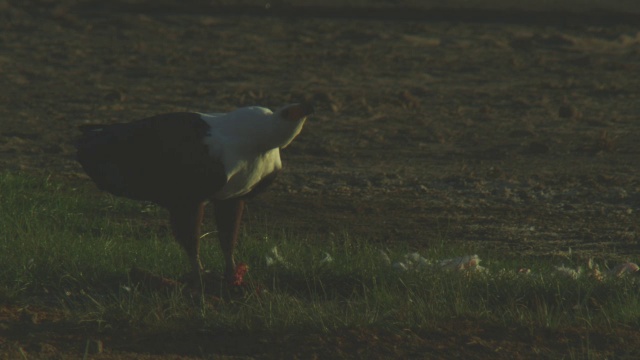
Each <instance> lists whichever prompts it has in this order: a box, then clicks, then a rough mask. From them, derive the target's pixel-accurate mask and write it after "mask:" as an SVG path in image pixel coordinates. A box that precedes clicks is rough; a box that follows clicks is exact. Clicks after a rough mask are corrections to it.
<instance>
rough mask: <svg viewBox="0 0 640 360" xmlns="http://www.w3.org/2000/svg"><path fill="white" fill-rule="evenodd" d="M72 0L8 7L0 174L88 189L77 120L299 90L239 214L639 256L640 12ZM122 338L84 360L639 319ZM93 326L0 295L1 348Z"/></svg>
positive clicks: (277, 349)
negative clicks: (240, 9) (427, 12)
mask: <svg viewBox="0 0 640 360" xmlns="http://www.w3.org/2000/svg"><path fill="white" fill-rule="evenodd" d="M79 3H82V4H80V5H78V4H76V3H75V2H73V1H66V2H62V5H57V4H58V3H57V2H53V1H41V2H34V3H31V2H24V1H23V2H18V1H15V2H14V1H0V46H1V47H0V86H1V87H0V89H1V90H0V104H2V105H1V106H0V167H1V168H3V169H9V170H22V171H26V172H34V173H35V172H42V173H46V174H52V175H53V176H56V177H58V178H61V179H65V180H68V181H70V182H73V183H74V184H78V183H83V184H87V183H88V180H87V178H86V176H85V175H83V174H82V172H81V169H80V168H79V166H78V165H77V164H76V163H75V161H74V152H73V146H72V143H73V139H74V137H75V136H76V135H77V133H76V130H75V128H76V126H77V125H79V124H83V123H94V122H95V123H97V122H116V121H129V120H134V119H138V118H141V117H145V116H150V115H154V114H157V113H161V112H170V111H181V110H194V111H203V112H206V111H226V110H230V109H233V108H235V107H238V106H245V105H253V104H259V105H264V106H268V107H278V106H280V105H283V104H286V103H289V102H295V101H301V100H309V101H313V102H314V103H315V105H316V108H317V113H316V114H315V115H314V116H313V118H312V119H311V120H310V121H309V122H308V124H307V125H306V127H305V129H304V131H303V134H302V135H301V136H300V137H299V138H298V139H296V141H295V142H294V143H293V144H292V146H291V147H290V148H289V149H287V150H285V152H284V155H283V157H284V162H285V168H286V170H285V172H284V174H283V176H282V177H281V178H280V179H279V181H278V182H277V184H276V185H274V186H273V188H272V189H271V190H270V191H269V192H267V193H265V194H263V195H261V196H260V197H259V198H257V199H255V200H254V201H253V202H252V203H251V205H250V209H249V213H248V215H247V220H248V222H249V223H250V222H251V221H252V220H255V219H257V218H262V219H268V221H269V222H270V223H272V224H273V226H274V227H275V228H278V227H287V228H290V229H292V231H294V232H300V233H303V234H305V236H307V237H309V235H308V234H314V235H313V236H310V237H311V238H310V241H314V240H317V241H321V240H322V239H327V238H330V237H332V236H336V234H342V233H345V232H346V233H348V234H349V235H350V236H352V237H356V238H361V239H365V240H368V241H375V242H380V243H381V244H388V243H395V244H399V243H407V244H409V246H410V247H415V248H417V249H427V248H430V247H433V246H441V244H442V243H445V244H450V243H461V244H468V246H469V247H470V248H472V249H479V250H485V251H487V250H489V251H492V252H493V253H495V254H508V255H509V256H554V255H555V254H558V253H559V252H562V251H567V250H569V249H571V250H572V251H573V252H574V254H578V255H579V256H584V257H589V256H595V257H598V258H606V259H612V260H632V261H638V252H640V237H639V235H638V231H639V230H640V228H639V226H640V222H639V218H638V211H640V167H639V166H638V164H639V162H638V159H639V158H640V142H639V141H638V137H639V134H640V121H638V120H639V119H638V117H639V115H640V98H639V97H638V96H639V95H638V94H640V81H638V78H637V74H638V73H640V25H637V24H638V22H636V23H635V25H634V23H633V22H629V21H626V20H628V19H629V15H628V14H627V15H625V16H623V17H621V18H620V19H621V20H620V19H618V18H616V17H615V15H611V14H603V18H602V19H601V20H602V21H600V22H599V21H598V18H594V16H593V15H591V16H589V17H588V20H589V21H584V22H581V18H580V16H573V17H572V18H571V21H563V17H562V16H556V17H551V18H547V19H544V18H540V16H537V17H532V18H531V19H534V20H535V21H527V19H529V18H527V16H526V14H522V13H520V15H519V17H515V18H511V17H509V16H507V15H508V14H504V13H497V14H498V15H500V14H502V15H500V16H493V17H492V18H491V21H483V19H482V18H477V21H474V18H473V16H471V17H470V16H469V13H468V12H465V13H464V14H465V16H462V17H460V18H461V19H464V20H465V21H456V17H455V12H451V13H450V14H449V15H448V17H447V18H446V21H444V20H443V21H438V19H434V18H433V16H432V17H430V18H429V21H418V20H417V19H416V17H415V16H413V17H403V19H404V20H402V21H400V20H398V19H397V18H396V19H394V18H393V16H386V17H385V16H384V14H380V15H379V16H377V17H375V18H369V19H358V18H354V17H353V15H357V14H356V13H353V12H352V13H351V14H349V15H350V16H342V17H339V16H331V14H324V15H323V16H322V17H317V18H316V17H313V16H312V14H308V13H306V15H305V16H304V17H298V16H296V14H295V12H285V13H283V14H282V16H255V15H251V16H246V15H245V16H243V15H239V14H237V13H236V14H234V15H228V14H227V15H221V14H220V13H218V12H215V11H210V12H208V13H204V12H198V11H180V8H179V7H173V8H171V9H170V10H167V9H165V10H164V11H153V12H150V11H149V12H144V11H139V10H140V9H141V8H140V7H134V8H131V7H129V8H128V9H129V10H132V9H134V10H138V11H123V10H121V9H119V8H117V7H110V8H106V7H102V8H97V7H92V6H93V5H96V4H97V3H95V4H94V3H93V2H90V1H89V2H79ZM132 3H134V2H133V1H132ZM96 6H97V5H96ZM484 14H486V13H484ZM267 15H278V14H277V13H274V14H270V13H267ZM334 15H335V14H334ZM391 15H393V14H391ZM398 16H399V15H398ZM606 16H609V17H608V18H605V17H606ZM407 19H410V20H407ZM514 19H516V20H517V21H514ZM618 20H620V21H618ZM623 20H625V21H623ZM616 24H617V25H616ZM30 311H31V312H33V313H35V314H36V315H32V313H30ZM30 314H31V315H30ZM34 316H35V317H36V318H37V319H34ZM131 336H132V338H128V337H124V336H118V335H113V334H112V335H109V336H108V337H106V338H104V343H105V350H104V351H103V352H102V353H100V354H97V355H95V356H94V358H131V359H133V358H161V359H169V358H197V357H200V356H203V354H215V355H220V356H228V357H287V358H288V357H303V358H307V357H314V356H315V357H319V358H329V357H336V356H338V357H354V356H358V357H361V358H366V357H374V358H393V357H435V358H449V357H458V356H466V357H471V358H483V357H485V358H510V359H511V358H518V357H520V358H537V357H543V358H544V357H551V358H555V357H561V356H563V355H567V356H571V355H572V354H573V355H574V356H575V357H584V356H586V354H585V353H583V351H586V350H585V349H590V351H593V355H596V356H597V357H598V356H606V357H624V356H629V358H634V357H635V356H632V355H633V354H636V355H637V354H638V353H639V351H640V335H638V333H637V332H634V331H632V330H630V329H612V330H610V331H608V332H607V333H600V332H596V331H593V330H587V329H575V330H571V331H568V330H567V331H563V332H561V333H560V332H554V331H550V330H543V329H540V330H537V329H506V328H497V327H494V326H493V325H491V324H482V323H475V322H470V321H465V320H456V321H454V322H452V324H451V325H450V326H447V327H445V328H441V329H438V330H437V331H436V330H434V331H429V332H423V333H420V332H412V331H405V332H394V333H384V332H376V331H373V330H366V329H365V330H353V331H345V332H343V333H338V334H333V335H326V334H325V335H322V334H320V335H317V334H301V333H299V332H298V333H293V334H282V335H274V334H207V333H194V330H193V329H192V330H185V331H183V332H176V331H168V332H165V333H161V334H154V335H153V336H151V335H149V334H145V335H144V336H143V335H140V337H136V335H135V334H131ZM86 338H87V334H86V333H85V331H84V330H82V329H78V328H76V327H74V326H72V325H70V324H67V323H66V322H65V320H64V316H63V315H62V314H56V313H55V312H51V311H38V310H34V309H31V310H28V309H16V308H12V307H10V306H4V307H3V308H1V309H0V352H1V351H4V352H6V353H7V354H9V355H8V356H9V358H10V357H11V356H13V355H16V354H17V356H20V352H21V351H24V352H25V353H27V354H29V356H40V357H42V358H56V357H69V358H77V355H78V354H82V353H83V351H84V346H85V339H86ZM239 344H242V346H240V345H239ZM246 344H251V346H247V345H246ZM94 345H95V344H94ZM144 354H146V355H144ZM162 354H165V355H162Z"/></svg>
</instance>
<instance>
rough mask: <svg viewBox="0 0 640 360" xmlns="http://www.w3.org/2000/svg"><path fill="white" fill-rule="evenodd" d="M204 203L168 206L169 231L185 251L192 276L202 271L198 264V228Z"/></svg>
mask: <svg viewBox="0 0 640 360" xmlns="http://www.w3.org/2000/svg"><path fill="white" fill-rule="evenodd" d="M204 205H205V203H204V202H187V203H184V204H175V205H172V206H169V207H168V209H169V217H170V219H171V229H172V230H173V235H174V236H175V238H176V240H177V241H178V243H179V244H180V245H181V246H182V248H183V249H184V250H185V251H186V253H187V257H188V258H189V263H190V264H191V268H192V270H193V275H199V273H200V272H201V271H202V264H201V263H200V228H201V226H202V217H203V215H204Z"/></svg>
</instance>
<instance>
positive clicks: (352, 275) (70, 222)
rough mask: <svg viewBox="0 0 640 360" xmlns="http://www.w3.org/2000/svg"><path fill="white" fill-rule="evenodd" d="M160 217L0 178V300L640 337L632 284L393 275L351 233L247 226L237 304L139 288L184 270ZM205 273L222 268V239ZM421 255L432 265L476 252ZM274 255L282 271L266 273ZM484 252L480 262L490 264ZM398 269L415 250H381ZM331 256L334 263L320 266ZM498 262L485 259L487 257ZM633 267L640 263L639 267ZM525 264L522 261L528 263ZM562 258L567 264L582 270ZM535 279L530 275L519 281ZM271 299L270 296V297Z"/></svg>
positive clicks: (85, 317)
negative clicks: (327, 237) (321, 238)
mask: <svg viewBox="0 0 640 360" xmlns="http://www.w3.org/2000/svg"><path fill="white" fill-rule="evenodd" d="M165 218H166V214H165V213H164V210H162V209H158V208H156V207H153V206H149V205H146V204H142V203H137V202H132V201H128V200H123V199H118V198H114V197H110V196H108V195H105V194H99V193H97V192H96V191H95V190H94V189H93V188H91V187H89V186H87V187H80V188H72V187H70V186H69V185H67V184H65V183H61V182H58V181H53V180H51V179H47V178H38V177H32V176H28V175H21V174H15V173H2V174H0V229H1V231H0V264H2V267H1V268H0V301H2V302H4V303H13V304H17V305H19V306H27V305H28V306H39V307H46V308H51V309H57V310H61V311H62V312H63V313H64V314H65V315H64V316H65V317H66V318H67V319H68V320H69V321H72V322H76V323H78V324H83V325H86V326H92V327H95V328H97V329H99V330H102V329H132V328H133V329H135V328H150V327H151V328H154V327H155V328H163V327H168V326H173V325H175V324H197V326H202V327H205V328H208V329H225V331H245V330H252V331H266V332H281V331H287V330H292V329H308V330H313V331H322V332H325V331H332V330H335V329H341V328H360V327H375V328H384V329H389V330H394V329H396V330H398V329H407V328H408V329H424V328H433V327H437V326H439V324H443V323H445V322H447V321H450V320H451V319H482V320H485V321H490V322H493V323H496V324H499V325H514V324H516V325H519V326H525V327H532V328H534V327H535V328H539V327H544V328H562V327H574V326H580V327H588V328H603V329H608V328H611V327H614V326H617V325H621V324H622V325H629V326H636V327H637V326H638V325H640V304H639V300H638V296H637V294H638V290H639V289H640V287H639V281H638V277H637V276H635V277H628V278H621V279H619V278H614V279H608V280H604V281H596V280H595V279H593V278H589V277H584V278H581V279H578V280H573V279H568V278H566V277H562V276H558V275H554V274H553V273H552V268H553V265H558V264H556V263H553V261H551V260H544V259H540V258H536V259H519V258H517V257H513V256H512V255H509V254H503V255H504V258H503V259H496V260H492V261H491V262H490V263H489V265H488V268H489V271H488V272H486V273H480V272H478V273H466V272H447V271H439V270H435V269H430V270H423V271H402V272H401V271H395V270H393V268H392V266H391V265H389V264H388V263H385V262H384V261H383V259H382V256H381V253H380V250H381V249H380V247H379V245H374V244H370V243H367V242H364V241H360V240H359V239H357V238H352V237H350V236H349V235H348V234H343V235H342V236H338V237H336V238H335V239H333V240H332V241H330V242H322V243H320V242H315V241H306V240H305V239H304V236H301V235H296V234H289V233H287V231H284V230H281V231H274V229H269V228H268V226H267V225H266V224H265V226H264V227H261V226H257V225H256V224H255V223H254V224H252V225H251V226H246V227H245V231H244V234H243V238H242V241H241V246H240V248H239V249H238V257H239V258H240V259H241V260H242V261H244V262H246V263H248V264H249V265H250V267H251V268H250V271H249V273H248V277H247V280H248V282H249V283H250V284H253V285H252V287H251V288H250V289H249V291H247V293H246V295H245V296H243V297H241V298H237V299H234V300H229V301H211V299H209V298H207V297H201V296H193V295H184V294H183V293H181V292H179V291H151V290H145V289H143V288H141V287H140V286H138V285H137V284H135V283H132V282H131V280H130V279H129V277H128V275H127V274H128V272H129V270H130V269H131V267H132V266H133V265H136V266H138V267H140V268H143V269H146V270H148V271H151V272H153V273H156V274H159V275H164V276H168V277H173V278H176V277H178V276H179V275H180V274H181V273H182V272H185V271H186V270H188V268H187V263H186V258H185V257H184V255H183V254H182V251H181V250H180V248H179V247H178V245H177V244H176V243H175V242H174V241H173V239H172V238H171V234H170V231H169V230H168V229H167V227H166V225H165V223H164V222H163V221H160V220H164V219H165ZM208 237H209V238H210V239H208V240H209V241H205V242H204V248H203V262H204V263H205V264H208V265H209V266H212V265H214V266H217V268H216V269H217V270H218V271H219V270H220V263H221V261H220V259H221V256H220V253H219V250H218V246H217V243H216V241H215V234H212V235H208ZM442 243H443V245H442V247H441V248H436V249H419V250H420V253H421V254H422V255H423V256H425V257H427V258H429V259H443V258H447V257H453V256H459V255H465V254H468V253H469V249H468V248H466V249H465V248H460V247H457V248H456V247H452V248H449V247H447V245H444V244H446V242H444V241H443V242H442ZM276 246H277V249H278V254H279V255H280V256H281V258H282V259H284V261H280V262H276V263H275V264H272V265H268V264H267V261H266V256H271V257H274V254H273V252H272V249H273V248H274V247H276ZM475 250H478V252H479V255H480V257H481V258H483V256H486V255H488V254H489V253H486V252H485V253H483V251H482V249H475ZM387 251H388V253H389V255H390V257H391V259H402V258H403V255H404V254H406V253H407V252H408V251H409V249H406V248H395V249H387ZM326 254H330V255H331V257H332V258H333V261H331V262H323V261H322V259H324V258H325V256H326ZM498 255H499V254H491V255H490V256H491V257H492V258H496V257H498ZM635 260H636V261H637V260H638V259H635ZM521 262H524V263H521ZM579 262H580V261H579V260H577V259H571V258H567V259H566V261H565V265H572V263H573V265H576V264H579ZM518 267H527V268H530V269H532V273H533V274H532V275H522V274H518V273H516V272H515V271H509V270H505V271H503V270H501V269H516V268H518ZM264 290H267V291H264Z"/></svg>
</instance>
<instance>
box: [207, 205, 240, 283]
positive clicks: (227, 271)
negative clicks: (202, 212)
mask: <svg viewBox="0 0 640 360" xmlns="http://www.w3.org/2000/svg"><path fill="white" fill-rule="evenodd" d="M213 206H214V214H215V218H216V226H217V227H218V238H219V239H220V248H221V249H222V254H223V255H224V261H225V267H224V277H225V280H227V281H229V282H232V281H233V280H234V275H235V271H236V263H235V260H234V258H233V251H234V249H235V247H236V244H237V242H238V232H239V231H240V221H241V220H242V211H243V210H244V200H241V199H227V200H216V201H215V202H214V204H213Z"/></svg>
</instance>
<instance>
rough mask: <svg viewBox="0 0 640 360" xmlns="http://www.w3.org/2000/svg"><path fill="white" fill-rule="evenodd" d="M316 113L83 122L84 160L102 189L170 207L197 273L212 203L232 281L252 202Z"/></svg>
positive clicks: (259, 110) (292, 108) (298, 110)
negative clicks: (246, 202) (247, 208)
mask: <svg viewBox="0 0 640 360" xmlns="http://www.w3.org/2000/svg"><path fill="white" fill-rule="evenodd" d="M312 112H313V109H312V107H311V106H309V105H307V104H291V105H286V106H284V107H282V108H280V109H279V110H277V111H276V112H275V113H274V112H272V111H271V110H269V109H267V108H264V107H244V108H239V109H237V110H234V111H232V112H229V113H196V112H180V113H169V114H162V115H157V116H153V117H150V118H145V119H142V120H138V121H134V122H130V123H117V124H110V125H82V126H80V130H81V131H82V136H81V138H80V139H79V141H78V142H77V145H76V147H77V160H78V161H79V162H80V164H81V165H82V167H83V168H84V170H85V171H86V173H87V174H88V175H89V176H90V177H91V179H92V180H93V181H94V182H95V183H96V185H97V186H98V188H100V189H102V190H105V191H108V192H110V193H112V194H114V195H118V196H124V197H127V198H130V199H135V200H145V201H151V202H154V203H156V204H158V205H160V206H162V207H165V208H166V209H168V211H169V216H170V223H171V228H172V231H173V235H174V236H175V238H176V240H177V241H178V243H179V244H180V245H181V246H182V247H183V248H184V250H185V251H186V253H187V256H188V258H189V262H190V264H191V267H192V270H193V271H194V272H195V273H199V272H200V271H202V264H201V262H200V256H199V247H200V246H199V240H200V227H201V224H202V221H203V213H204V206H205V204H206V203H207V202H209V201H210V202H212V203H213V207H214V215H215V220H216V226H217V230H218V237H219V240H220V247H221V249H222V253H223V255H224V260H225V268H224V276H225V279H227V280H229V281H231V280H232V279H233V276H234V273H235V270H236V264H235V261H234V256H233V252H234V248H235V246H236V243H237V238H238V231H239V227H240V221H241V218H242V212H243V208H244V200H245V199H246V198H247V197H248V196H250V195H253V194H256V193H257V192H259V191H261V190H263V189H264V188H265V187H266V186H268V185H269V184H270V183H271V182H272V181H273V180H274V179H275V177H276V175H277V174H278V172H279V171H280V169H281V168H282V163H281V161H280V149H281V148H284V147H286V146H287V145H289V143H291V141H292V140H293V139H294V138H295V137H296V136H297V135H298V134H299V133H300V131H301V130H302V126H303V125H304V122H305V120H306V118H307V116H308V115H309V114H311V113H312Z"/></svg>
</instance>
